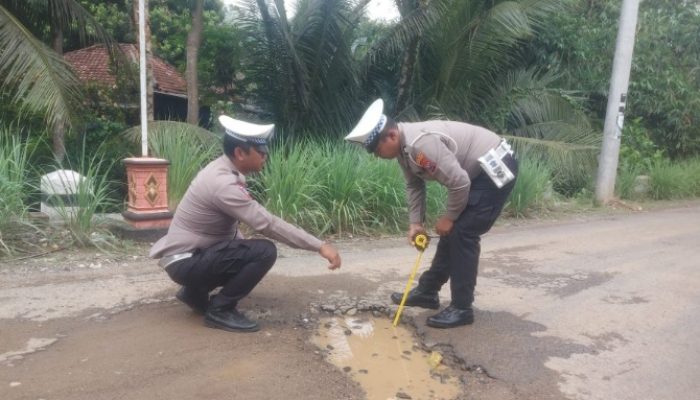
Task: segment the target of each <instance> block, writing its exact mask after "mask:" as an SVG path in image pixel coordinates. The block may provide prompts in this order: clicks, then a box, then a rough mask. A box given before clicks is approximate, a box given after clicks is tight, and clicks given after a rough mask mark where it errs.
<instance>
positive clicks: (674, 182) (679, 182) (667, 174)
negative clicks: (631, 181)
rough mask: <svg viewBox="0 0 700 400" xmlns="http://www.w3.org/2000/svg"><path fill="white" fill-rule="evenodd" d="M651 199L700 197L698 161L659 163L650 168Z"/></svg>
mask: <svg viewBox="0 0 700 400" xmlns="http://www.w3.org/2000/svg"><path fill="white" fill-rule="evenodd" d="M649 176H650V177H651V192H650V194H651V197H652V198H653V199H654V200H670V199H674V200H675V199H685V198H689V197H697V196H700V159H692V160H684V161H679V162H672V161H668V160H664V161H661V162H659V163H657V164H655V165H654V166H652V168H651V171H650V172H649Z"/></svg>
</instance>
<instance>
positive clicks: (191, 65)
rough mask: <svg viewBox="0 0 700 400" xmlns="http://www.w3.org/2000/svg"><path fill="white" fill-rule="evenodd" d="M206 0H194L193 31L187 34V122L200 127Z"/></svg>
mask: <svg viewBox="0 0 700 400" xmlns="http://www.w3.org/2000/svg"><path fill="white" fill-rule="evenodd" d="M203 13H204V0H194V9H193V10H192V29H190V32H189V33H188V34H187V70H186V78H187V122H188V123H190V124H193V125H199V87H198V80H197V59H198V54H199V46H200V44H201V43H202V26H203Z"/></svg>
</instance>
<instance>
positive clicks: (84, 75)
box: [63, 43, 187, 96]
mask: <svg viewBox="0 0 700 400" xmlns="http://www.w3.org/2000/svg"><path fill="white" fill-rule="evenodd" d="M119 48H120V49H121V51H122V52H123V53H124V54H125V55H126V57H127V58H128V59H129V60H130V61H132V62H134V63H136V64H138V59H139V51H138V48H137V47H136V45H135V44H130V43H120V44H119ZM63 56H64V58H65V59H66V61H68V63H70V64H71V66H72V67H73V70H74V71H75V73H76V74H77V75H78V77H79V78H80V79H81V80H83V81H92V82H97V83H102V84H105V85H108V86H113V85H114V84H115V78H114V74H112V71H111V70H110V62H109V55H108V53H107V49H106V47H105V46H104V45H103V44H96V45H93V46H90V47H86V48H83V49H79V50H74V51H69V52H67V53H65V54H64V55H63ZM151 62H152V64H153V80H154V82H153V83H154V84H153V90H154V91H155V92H159V93H165V94H170V95H175V96H186V95H187V81H185V79H184V78H183V77H182V75H180V73H179V72H178V71H177V70H176V69H175V67H173V66H172V65H170V64H168V63H167V62H165V61H164V60H162V59H160V58H158V57H156V56H153V58H152V59H151Z"/></svg>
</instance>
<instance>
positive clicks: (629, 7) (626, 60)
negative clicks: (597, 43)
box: [595, 0, 640, 204]
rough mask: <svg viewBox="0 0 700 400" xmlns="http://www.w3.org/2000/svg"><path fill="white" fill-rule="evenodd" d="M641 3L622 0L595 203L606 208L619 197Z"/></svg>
mask: <svg viewBox="0 0 700 400" xmlns="http://www.w3.org/2000/svg"><path fill="white" fill-rule="evenodd" d="M639 2H640V0H622V9H621V10H620V26H619V28H618V31H617V43H616V44H615V58H614V59H613V69H612V77H611V78H610V90H609V91H608V107H607V111H606V113H605V125H604V127H603V146H602V148H601V151H600V159H599V163H598V178H597V180H596V188H595V199H596V202H597V203H598V204H606V203H607V202H609V201H610V200H612V198H613V197H614V195H615V178H616V177H617V164H618V160H619V156H620V138H621V136H622V126H623V123H624V119H625V102H626V100H627V87H628V85H629V78H630V70H631V69H632V52H633V50H634V35H635V30H636V28H637V12H638V11H639Z"/></svg>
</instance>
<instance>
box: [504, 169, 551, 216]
mask: <svg viewBox="0 0 700 400" xmlns="http://www.w3.org/2000/svg"><path fill="white" fill-rule="evenodd" d="M518 169H519V172H518V178H517V180H516V181H515V186H514V187H513V191H512V192H511V193H510V197H509V199H508V202H507V203H506V206H505V207H504V212H505V213H507V214H509V215H512V216H514V217H527V216H529V215H530V213H531V212H535V211H536V210H538V209H542V208H544V207H546V205H547V199H546V197H547V193H549V192H550V189H549V188H550V187H551V176H552V174H551V171H550V168H549V167H548V166H547V165H546V163H543V162H541V161H535V160H530V159H527V158H524V159H521V160H520V162H519V168H518Z"/></svg>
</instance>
